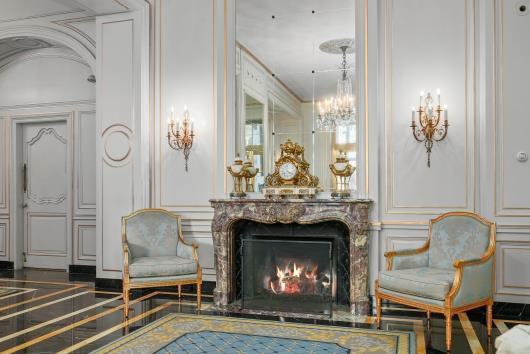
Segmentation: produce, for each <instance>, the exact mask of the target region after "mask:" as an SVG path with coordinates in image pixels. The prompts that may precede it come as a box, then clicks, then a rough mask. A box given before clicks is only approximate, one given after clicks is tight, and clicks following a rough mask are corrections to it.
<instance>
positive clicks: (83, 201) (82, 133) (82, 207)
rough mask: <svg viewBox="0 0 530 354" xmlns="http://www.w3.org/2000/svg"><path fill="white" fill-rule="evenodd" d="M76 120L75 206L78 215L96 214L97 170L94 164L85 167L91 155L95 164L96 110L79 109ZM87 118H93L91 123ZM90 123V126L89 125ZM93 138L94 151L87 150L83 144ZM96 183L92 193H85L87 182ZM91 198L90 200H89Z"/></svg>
mask: <svg viewBox="0 0 530 354" xmlns="http://www.w3.org/2000/svg"><path fill="white" fill-rule="evenodd" d="M76 118H77V119H76V121H75V128H74V130H75V133H74V134H75V150H76V151H75V159H76V163H75V176H74V179H75V187H74V191H75V192H76V193H75V207H76V209H77V210H76V211H75V214H76V217H77V216H79V215H91V216H95V214H96V198H95V197H96V190H95V182H94V181H95V171H94V166H91V167H88V168H87V169H86V170H85V169H84V167H85V164H86V162H85V161H84V159H85V158H88V157H89V156H92V155H93V157H94V161H93V162H94V164H95V154H96V151H95V139H94V135H95V133H96V129H95V126H96V111H95V110H88V111H78V112H77V116H76ZM86 120H92V121H93V122H91V124H88V123H87V122H85V121H86ZM87 124H88V126H87ZM86 138H88V139H93V140H94V141H93V143H94V151H85V150H84V149H83V146H84V145H85V139H86ZM92 174H93V176H91V175H92ZM89 181H90V182H91V183H94V190H93V191H92V193H90V195H89V196H88V195H85V187H86V184H88V183H89ZM87 198H90V200H87Z"/></svg>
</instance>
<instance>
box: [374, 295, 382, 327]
mask: <svg viewBox="0 0 530 354" xmlns="http://www.w3.org/2000/svg"><path fill="white" fill-rule="evenodd" d="M375 316H376V317H375V322H376V324H377V328H381V298H380V297H379V296H377V294H376V295H375Z"/></svg>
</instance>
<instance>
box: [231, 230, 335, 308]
mask: <svg viewBox="0 0 530 354" xmlns="http://www.w3.org/2000/svg"><path fill="white" fill-rule="evenodd" d="M332 245H333V243H332V241H308V240H272V239H244V240H242V244H241V247H242V250H241V255H242V259H241V277H242V279H241V286H242V294H241V307H242V308H244V309H254V310H266V311H279V312H298V313H300V312H301V313H314V314H323V315H331V311H332V303H333V296H334V294H333V289H334V284H333V278H334V272H333V269H332V260H333V258H332V249H333V247H332Z"/></svg>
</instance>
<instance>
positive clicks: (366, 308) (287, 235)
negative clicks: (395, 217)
mask: <svg viewBox="0 0 530 354" xmlns="http://www.w3.org/2000/svg"><path fill="white" fill-rule="evenodd" d="M210 202H211V204H212V207H213V208H214V217H213V220H212V234H213V242H214V262H215V274H216V286H215V289H214V305H215V306H216V307H217V308H218V309H221V310H224V309H227V310H230V311H232V310H238V309H239V310H241V309H242V307H243V310H244V309H245V308H254V309H262V308H266V309H267V310H271V309H275V311H277V312H283V311H282V310H284V309H287V310H288V311H289V312H294V311H296V312H304V313H306V312H307V313H315V312H316V313H323V314H326V313H328V312H329V311H330V310H329V309H330V306H333V305H342V304H344V305H349V306H350V310H351V312H352V313H353V314H356V315H368V314H369V313H370V305H369V300H368V225H369V220H368V210H369V207H370V205H371V201H370V200H350V199H341V200H330V199H296V200H289V199H287V200H271V199H264V198H247V199H212V200H210ZM295 263H296V267H295ZM245 272H248V274H247V275H246V276H243V273H245ZM328 274H329V276H327V275H328ZM326 277H327V278H329V284H328V281H327V279H326ZM313 278H317V280H316V281H315V280H314V279H313ZM271 281H272V284H271ZM301 297H302V299H303V301H299V300H300V298H301ZM280 300H281V301H280ZM289 301H291V302H292V303H291V304H289Z"/></svg>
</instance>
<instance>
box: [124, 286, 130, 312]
mask: <svg viewBox="0 0 530 354" xmlns="http://www.w3.org/2000/svg"><path fill="white" fill-rule="evenodd" d="M123 315H124V316H125V318H128V317H129V288H128V287H127V286H124V287H123Z"/></svg>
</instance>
